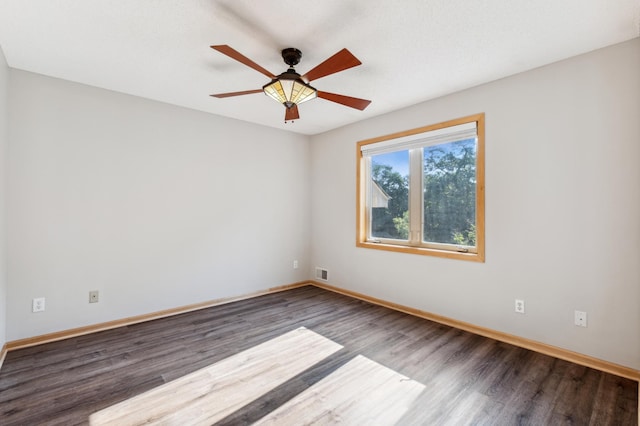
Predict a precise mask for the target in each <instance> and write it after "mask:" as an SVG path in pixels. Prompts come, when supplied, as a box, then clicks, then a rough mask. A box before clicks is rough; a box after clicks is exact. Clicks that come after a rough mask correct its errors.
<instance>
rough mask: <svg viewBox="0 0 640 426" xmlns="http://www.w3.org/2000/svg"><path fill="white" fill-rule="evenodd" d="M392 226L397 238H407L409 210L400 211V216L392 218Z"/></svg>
mask: <svg viewBox="0 0 640 426" xmlns="http://www.w3.org/2000/svg"><path fill="white" fill-rule="evenodd" d="M393 226H395V228H396V232H397V233H398V238H400V239H403V240H407V239H409V212H408V211H405V212H404V213H402V217H394V218H393Z"/></svg>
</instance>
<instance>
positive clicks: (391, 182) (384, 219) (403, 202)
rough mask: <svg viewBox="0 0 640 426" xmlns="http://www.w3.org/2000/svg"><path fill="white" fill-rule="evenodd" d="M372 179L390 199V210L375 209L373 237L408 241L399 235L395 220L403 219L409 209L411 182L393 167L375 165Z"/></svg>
mask: <svg viewBox="0 0 640 426" xmlns="http://www.w3.org/2000/svg"><path fill="white" fill-rule="evenodd" d="M371 177H372V178H373V180H374V181H375V182H376V183H377V184H378V185H379V186H380V188H382V189H383V190H384V192H386V193H387V195H388V196H389V197H390V199H389V206H388V208H386V209H384V208H375V209H373V214H372V215H373V220H372V233H373V236H375V237H380V238H400V239H406V237H402V236H401V235H400V234H399V232H398V229H397V228H396V226H395V224H394V218H401V217H402V216H403V214H405V212H408V209H409V206H408V203H409V182H408V180H407V178H406V177H404V176H402V175H401V174H400V173H398V172H395V171H393V167H391V166H389V165H386V164H373V166H372V170H371ZM407 226H408V225H407ZM407 235H408V232H407Z"/></svg>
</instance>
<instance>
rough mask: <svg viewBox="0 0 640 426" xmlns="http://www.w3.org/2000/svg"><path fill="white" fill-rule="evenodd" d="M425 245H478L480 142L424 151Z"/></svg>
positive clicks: (430, 148)
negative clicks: (477, 186)
mask: <svg viewBox="0 0 640 426" xmlns="http://www.w3.org/2000/svg"><path fill="white" fill-rule="evenodd" d="M423 154H424V155H423V185H422V191H423V203H424V206H423V212H424V221H423V230H422V239H423V241H424V242H432V243H443V244H457V245H462V246H473V247H475V245H476V183H477V179H476V140H475V139H467V140H463V141H456V142H450V143H444V144H439V145H433V146H429V147H425V148H423Z"/></svg>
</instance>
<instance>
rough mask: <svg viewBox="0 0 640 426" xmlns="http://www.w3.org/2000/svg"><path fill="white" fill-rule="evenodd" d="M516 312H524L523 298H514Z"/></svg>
mask: <svg viewBox="0 0 640 426" xmlns="http://www.w3.org/2000/svg"><path fill="white" fill-rule="evenodd" d="M516 312H517V313H519V314H524V300H522V299H516Z"/></svg>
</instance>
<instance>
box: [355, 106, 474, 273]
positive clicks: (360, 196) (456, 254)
mask: <svg viewBox="0 0 640 426" xmlns="http://www.w3.org/2000/svg"><path fill="white" fill-rule="evenodd" d="M474 121H475V122H476V129H477V147H476V251H475V252H474V253H465V252H460V251H454V250H447V249H437V248H430V247H424V246H420V247H416V246H407V245H400V244H390V243H388V242H373V241H368V240H367V237H368V229H369V224H368V219H367V218H368V215H367V203H366V194H367V187H366V179H365V177H364V176H365V174H366V168H367V164H366V157H365V156H364V155H363V153H362V146H363V145H368V144H373V143H377V142H382V141H389V140H393V139H399V138H405V137H408V136H413V135H418V134H420V133H425V132H430V131H433V130H438V129H444V128H447V127H452V126H456V125H459V124H464V123H470V122H474ZM484 199H485V117H484V113H479V114H474V115H469V116H466V117H461V118H457V119H454V120H449V121H445V122H441V123H436V124H431V125H428V126H424V127H419V128H415V129H411V130H405V131H402V132H397V133H393V134H389V135H384V136H379V137H375V138H371V139H366V140H362V141H359V142H358V143H357V144H356V246H357V247H362V248H371V249H375V250H387V251H393V252H401V253H411V254H419V255H426V256H436V257H442V258H448V259H458V260H467V261H473V262H484V261H485V211H484V210H485V207H484Z"/></svg>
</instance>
